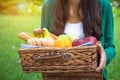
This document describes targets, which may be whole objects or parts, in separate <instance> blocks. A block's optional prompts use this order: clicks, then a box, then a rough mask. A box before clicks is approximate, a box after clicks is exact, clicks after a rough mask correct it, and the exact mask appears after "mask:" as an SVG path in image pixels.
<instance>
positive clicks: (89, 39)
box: [84, 36, 97, 44]
mask: <svg viewBox="0 0 120 80" xmlns="http://www.w3.org/2000/svg"><path fill="white" fill-rule="evenodd" d="M88 42H91V43H92V44H96V42H97V39H96V38H95V37H93V36H88V37H86V38H85V39H84V43H88Z"/></svg>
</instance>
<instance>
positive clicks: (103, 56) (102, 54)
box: [96, 42, 106, 72]
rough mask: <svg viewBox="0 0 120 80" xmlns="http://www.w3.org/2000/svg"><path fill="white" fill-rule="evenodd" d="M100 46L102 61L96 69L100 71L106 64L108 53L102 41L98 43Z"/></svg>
mask: <svg viewBox="0 0 120 80" xmlns="http://www.w3.org/2000/svg"><path fill="white" fill-rule="evenodd" d="M96 44H97V46H98V48H99V55H100V63H99V66H98V67H97V69H96V71H97V72H100V71H101V70H103V69H104V67H105V65H106V53H105V51H104V49H103V47H102V44H101V43H100V42H97V43H96Z"/></svg>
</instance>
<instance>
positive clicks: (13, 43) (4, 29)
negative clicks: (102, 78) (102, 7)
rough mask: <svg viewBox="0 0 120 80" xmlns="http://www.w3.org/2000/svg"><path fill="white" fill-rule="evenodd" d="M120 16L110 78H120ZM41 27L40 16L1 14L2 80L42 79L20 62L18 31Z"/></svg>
mask: <svg viewBox="0 0 120 80" xmlns="http://www.w3.org/2000/svg"><path fill="white" fill-rule="evenodd" d="M119 21H120V17H115V44H116V51H117V54H116V57H115V58H114V59H113V61H112V62H111V64H110V65H108V67H107V68H108V80H120V78H119V75H120V65H119V61H120V51H119V49H120V46H119V45H120V41H119V40H120V36H119V31H120V27H119V26H120V24H119ZM38 27H40V16H7V15H0V80H42V78H41V77H40V75H41V74H40V73H24V72H22V70H21V66H20V64H19V63H18V60H19V55H18V53H17V50H18V49H19V48H20V44H21V43H24V41H22V40H20V39H19V38H18V33H20V32H23V31H26V32H32V31H33V29H34V28H38Z"/></svg>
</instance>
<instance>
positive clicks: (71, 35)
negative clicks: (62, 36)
mask: <svg viewBox="0 0 120 80" xmlns="http://www.w3.org/2000/svg"><path fill="white" fill-rule="evenodd" d="M68 35H69V37H70V38H71V40H72V41H74V40H75V39H79V37H78V36H76V35H73V34H70V33H69V34H68Z"/></svg>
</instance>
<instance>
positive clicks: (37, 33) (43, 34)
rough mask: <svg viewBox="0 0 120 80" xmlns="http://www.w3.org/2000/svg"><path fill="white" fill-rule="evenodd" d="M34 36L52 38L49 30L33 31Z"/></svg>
mask: <svg viewBox="0 0 120 80" xmlns="http://www.w3.org/2000/svg"><path fill="white" fill-rule="evenodd" d="M33 34H34V36H36V37H38V38H51V36H50V33H49V31H48V29H47V28H42V29H35V30H34V31H33Z"/></svg>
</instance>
